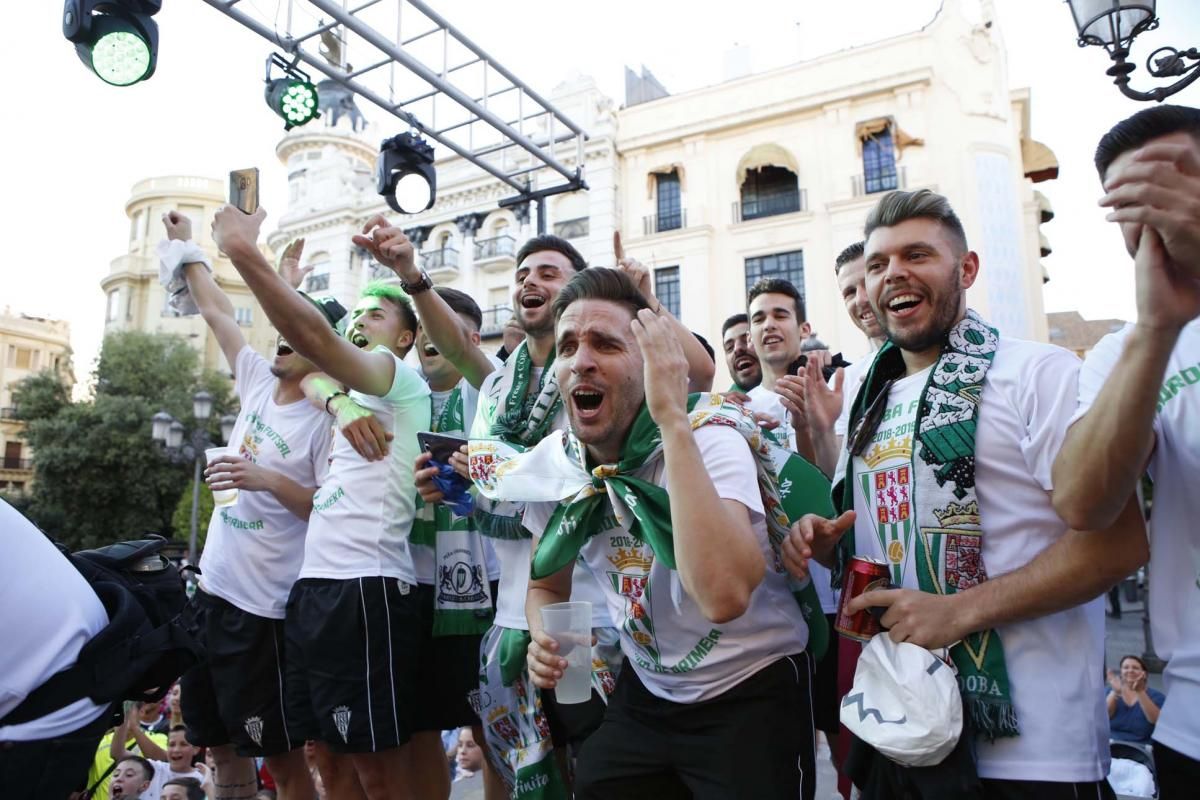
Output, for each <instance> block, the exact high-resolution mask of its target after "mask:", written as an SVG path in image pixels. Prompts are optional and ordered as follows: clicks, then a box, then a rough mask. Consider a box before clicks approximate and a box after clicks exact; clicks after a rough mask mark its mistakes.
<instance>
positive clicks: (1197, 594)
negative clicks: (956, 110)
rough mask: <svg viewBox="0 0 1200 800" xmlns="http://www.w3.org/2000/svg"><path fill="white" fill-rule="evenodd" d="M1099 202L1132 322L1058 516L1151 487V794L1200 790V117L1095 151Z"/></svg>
mask: <svg viewBox="0 0 1200 800" xmlns="http://www.w3.org/2000/svg"><path fill="white" fill-rule="evenodd" d="M1096 169H1097V170H1098V171H1099V172H1100V179H1101V181H1102V182H1103V183H1104V189H1105V191H1106V192H1107V194H1106V195H1105V196H1104V197H1103V198H1102V199H1101V201H1100V204H1101V205H1102V206H1104V207H1106V208H1109V209H1111V213H1110V214H1109V216H1108V219H1110V220H1112V221H1115V222H1117V223H1119V224H1120V226H1121V233H1122V235H1123V236H1124V238H1125V247H1126V249H1127V250H1128V251H1129V255H1130V256H1132V257H1133V259H1134V274H1135V276H1136V279H1137V306H1138V320H1137V323H1136V324H1134V325H1128V326H1126V327H1125V328H1124V329H1123V330H1121V331H1118V332H1117V333H1112V334H1109V335H1108V336H1106V337H1104V338H1103V339H1101V340H1100V341H1099V342H1098V343H1097V344H1096V346H1095V347H1094V348H1093V349H1092V351H1091V353H1089V354H1088V356H1087V359H1086V360H1085V361H1084V363H1083V371H1082V372H1081V373H1080V378H1079V410H1078V412H1077V413H1076V419H1075V421H1074V422H1073V424H1072V425H1071V430H1070V431H1069V432H1068V433H1067V437H1066V441H1065V442H1064V443H1063V449H1062V452H1061V453H1060V454H1059V457H1058V460H1057V462H1056V463H1055V465H1054V479H1055V484H1056V486H1057V487H1058V488H1057V491H1055V493H1054V505H1055V508H1057V509H1058V510H1059V512H1060V513H1061V514H1062V515H1063V517H1064V518H1065V519H1067V520H1069V521H1070V522H1072V523H1073V524H1075V525H1080V526H1101V525H1106V524H1108V522H1109V521H1110V520H1111V519H1112V518H1113V516H1114V515H1115V514H1116V513H1117V512H1118V511H1119V508H1118V507H1117V505H1116V504H1115V503H1114V502H1113V499H1114V498H1116V497H1119V496H1121V495H1124V494H1127V493H1129V492H1130V491H1132V490H1133V488H1134V487H1135V486H1137V484H1138V481H1139V480H1140V478H1141V476H1142V473H1143V472H1148V473H1149V474H1150V477H1151V478H1152V479H1153V480H1154V511H1153V513H1152V514H1151V515H1150V537H1151V541H1150V622H1151V624H1152V625H1153V626H1154V628H1153V632H1154V647H1155V649H1156V651H1157V652H1158V654H1159V655H1160V656H1162V657H1163V658H1165V659H1167V668H1166V670H1165V671H1164V673H1163V677H1164V678H1165V680H1166V690H1167V701H1166V703H1165V704H1164V706H1163V708H1162V713H1161V714H1160V715H1159V718H1158V723H1157V725H1156V726H1155V729H1154V735H1153V739H1154V764H1155V769H1156V772H1157V774H1158V783H1159V797H1161V798H1163V800H1172V799H1173V798H1182V797H1195V795H1196V791H1197V788H1196V787H1197V786H1200V524H1197V518H1198V517H1200V497H1198V496H1197V493H1196V487H1197V485H1200V484H1198V477H1197V476H1200V210H1198V209H1197V206H1196V200H1197V198H1200V109H1196V108H1189V107H1184V106H1155V107H1154V108H1148V109H1146V110H1145V111H1141V112H1138V113H1137V114H1135V115H1133V116H1132V117H1130V118H1129V119H1126V120H1123V121H1121V122H1119V123H1117V125H1116V126H1115V127H1113V129H1112V130H1111V131H1109V132H1108V133H1107V134H1105V136H1104V138H1102V139H1101V140H1100V146H1099V147H1098V148H1097V149H1096Z"/></svg>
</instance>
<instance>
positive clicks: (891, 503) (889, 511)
mask: <svg viewBox="0 0 1200 800" xmlns="http://www.w3.org/2000/svg"><path fill="white" fill-rule="evenodd" d="M873 477H874V478H875V509H876V514H877V515H878V517H879V523H880V524H881V525H895V524H896V523H898V522H903V521H905V520H907V519H908V518H909V516H910V515H911V514H912V505H911V503H912V500H911V497H910V495H909V486H910V485H911V483H912V474H911V470H910V469H909V468H908V467H898V468H896V469H884V470H880V471H879V472H876V473H874V476H873Z"/></svg>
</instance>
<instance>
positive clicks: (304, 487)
mask: <svg viewBox="0 0 1200 800" xmlns="http://www.w3.org/2000/svg"><path fill="white" fill-rule="evenodd" d="M163 225H164V226H165V227H166V230H167V238H168V239H169V240H171V241H176V240H178V241H182V242H188V241H190V240H191V238H192V230H191V221H190V220H189V219H188V218H187V216H185V215H183V214H180V213H179V212H176V211H172V212H169V213H167V214H165V215H164V216H163ZM302 245H303V243H302V242H301V243H298V244H297V245H295V246H293V247H292V248H289V251H287V252H285V254H284V258H283V260H282V261H281V263H280V269H281V272H283V273H286V274H287V275H288V276H289V277H288V279H290V280H296V281H298V277H299V270H298V263H297V262H298V261H299V248H300V247H302ZM183 274H184V277H185V279H186V281H187V287H188V292H189V293H190V294H191V297H192V299H193V301H194V302H195V303H196V306H197V307H198V308H199V311H200V314H201V316H202V317H203V318H204V321H205V323H206V324H207V325H208V327H209V328H210V329H211V330H212V332H213V335H214V337H215V338H216V340H217V344H218V345H220V347H221V351H222V353H224V355H225V360H226V362H227V363H228V364H229V365H230V367H231V368H232V369H233V376H234V391H235V392H236V394H237V396H238V399H239V400H240V401H241V410H240V411H239V413H238V418H237V423H236V424H235V425H234V428H233V435H232V436H231V437H230V440H229V449H230V451H231V452H230V454H229V455H225V456H222V457H220V458H218V459H216V460H215V461H214V462H213V463H212V464H211V465H210V466H209V467H208V470H207V472H206V473H205V474H206V476H207V480H208V483H209V485H210V486H212V487H213V488H214V489H237V490H238V495H237V499H236V500H235V501H234V502H233V504H232V505H228V506H222V507H219V508H216V509H214V510H213V514H212V518H211V520H210V521H209V524H208V538H207V539H206V540H205V545H204V553H203V554H202V555H201V557H200V587H199V590H198V591H197V593H196V597H195V600H194V602H195V604H196V606H197V608H198V609H199V613H200V619H201V624H202V625H203V630H204V636H205V640H206V644H207V648H208V652H209V653H210V654H211V655H210V657H209V659H208V661H206V662H205V663H202V664H200V665H197V666H196V667H195V668H193V669H191V670H189V671H188V672H187V674H185V675H184V676H183V678H182V685H181V695H180V700H181V703H182V707H181V710H182V713H183V717H184V719H185V720H186V722H187V726H188V739H189V741H191V743H192V744H195V745H197V746H200V747H210V748H212V751H213V758H214V761H215V763H216V769H217V775H216V779H215V780H216V783H217V785H219V786H221V787H222V791H223V797H240V796H245V797H248V796H250V794H252V793H253V791H254V787H255V786H256V783H257V779H256V777H255V776H256V774H257V770H256V769H255V767H254V761H253V760H252V759H253V758H254V757H263V756H265V757H266V758H267V763H268V765H269V768H270V769H271V774H272V775H274V776H275V778H276V782H277V785H278V787H279V790H280V796H281V797H282V798H285V800H286V799H287V798H290V797H308V796H309V795H311V793H312V782H311V778H310V777H309V772H308V769H307V768H306V766H305V763H304V753H303V751H302V750H301V749H300V748H301V747H302V746H303V744H304V742H303V741H301V740H293V739H292V738H291V737H290V736H289V735H288V731H287V726H286V724H285V720H286V719H287V714H286V713H285V711H284V709H283V700H282V698H283V696H284V687H283V676H284V675H285V673H286V668H285V664H284V654H283V639H284V632H283V619H284V607H285V605H286V604H287V597H288V593H289V592H290V591H291V589H292V584H293V583H295V581H296V575H297V574H298V573H299V571H300V561H301V558H302V556H303V553H304V538H305V534H306V532H307V530H308V517H309V513H310V512H311V510H312V496H313V492H314V491H315V490H316V487H317V485H318V484H319V483H320V482H321V479H322V477H323V476H324V472H325V468H326V464H327V461H328V457H329V439H330V436H329V423H330V420H329V416H328V415H327V414H325V413H324V412H323V411H320V410H317V409H314V408H313V407H312V406H311V405H310V404H309V403H308V402H307V401H306V400H305V398H304V393H303V391H302V390H301V388H300V384H301V381H302V380H303V379H304V377H305V376H306V375H308V374H309V373H311V372H313V371H314V370H315V369H316V367H315V366H313V364H312V362H310V361H308V360H306V359H305V358H304V357H303V356H301V355H299V354H298V353H296V352H294V351H293V350H292V349H291V347H289V346H288V344H287V342H286V340H284V339H282V338H281V339H280V340H279V341H278V342H277V345H276V352H275V357H274V359H273V360H272V361H270V362H268V361H267V360H266V359H265V358H263V357H262V356H260V355H259V354H258V353H256V352H254V350H253V349H251V348H250V346H249V345H248V344H247V343H246V338H245V336H244V335H243V334H242V329H241V326H240V325H238V323H237V319H236V318H235V316H234V309H233V304H232V303H230V302H229V298H228V297H226V296H225V294H224V292H222V291H221V290H220V288H219V287H218V286H217V283H216V281H215V280H214V279H213V276H212V274H211V273H210V272H209V270H208V268H207V267H206V266H205V265H204V264H201V263H187V264H185V265H184V267H183ZM333 322H335V320H326V319H322V323H323V325H324V327H325V328H326V329H327V330H332V327H331V323H333Z"/></svg>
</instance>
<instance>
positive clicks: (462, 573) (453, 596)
mask: <svg viewBox="0 0 1200 800" xmlns="http://www.w3.org/2000/svg"><path fill="white" fill-rule="evenodd" d="M438 588H439V589H440V592H439V596H438V599H439V600H440V601H442V602H443V603H478V602H481V601H483V600H486V599H487V594H486V593H485V592H484V590H483V567H482V566H481V565H472V564H468V563H467V562H466V561H458V562H456V563H455V564H454V565H453V566H447V565H445V564H443V565H442V566H441V579H440V581H439V586H438Z"/></svg>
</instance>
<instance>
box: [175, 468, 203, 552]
mask: <svg viewBox="0 0 1200 800" xmlns="http://www.w3.org/2000/svg"><path fill="white" fill-rule="evenodd" d="M194 485H195V483H194V482H193V481H188V485H187V488H186V489H184V490H183V495H182V496H180V498H179V502H178V503H177V504H176V505H175V513H174V514H172V515H171V527H172V528H174V529H175V538H176V539H179V540H181V541H185V542H186V541H187V540H188V538H189V537H190V536H191V532H192V487H193V486H194ZM212 513H213V496H212V490H211V489H209V488H208V484H206V483H205V482H204V479H203V477H202V478H201V479H200V505H199V507H198V508H197V510H196V552H197V553H198V552H200V551H201V550H203V549H204V540H205V537H206V536H207V535H208V520H209V517H211V516H212Z"/></svg>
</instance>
